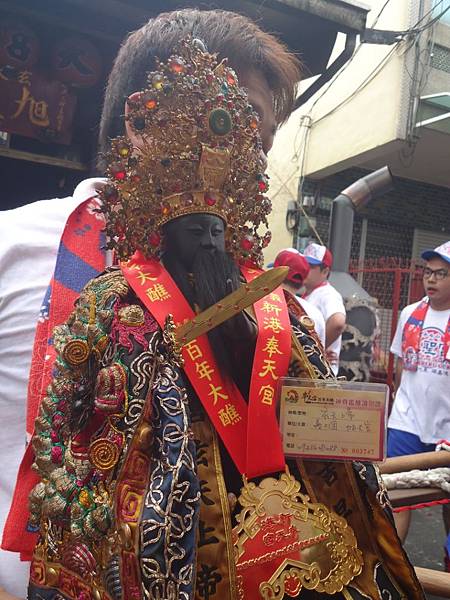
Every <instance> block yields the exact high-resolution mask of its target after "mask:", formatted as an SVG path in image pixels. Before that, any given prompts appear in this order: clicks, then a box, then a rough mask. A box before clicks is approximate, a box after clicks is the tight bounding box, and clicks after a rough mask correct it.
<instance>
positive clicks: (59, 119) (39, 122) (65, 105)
mask: <svg viewBox="0 0 450 600" xmlns="http://www.w3.org/2000/svg"><path fill="white" fill-rule="evenodd" d="M75 106H76V97H75V96H74V94H73V93H72V92H71V91H70V90H69V88H68V87H67V86H66V85H65V84H64V83H61V82H60V81H50V80H49V79H47V78H46V77H44V75H41V74H40V73H37V72H35V71H33V72H32V71H29V70H26V69H24V70H22V71H18V72H15V71H10V70H8V69H3V70H0V122H1V129H2V130H3V131H8V132H9V133H17V134H18V135H23V136H25V137H31V138H37V139H39V140H42V141H46V142H55V143H58V144H69V143H70V141H71V137H72V121H73V116H74V113H75Z"/></svg>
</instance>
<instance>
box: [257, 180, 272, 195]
mask: <svg viewBox="0 0 450 600" xmlns="http://www.w3.org/2000/svg"><path fill="white" fill-rule="evenodd" d="M258 189H259V191H260V192H267V190H268V189H269V186H268V185H267V181H263V180H261V181H258Z"/></svg>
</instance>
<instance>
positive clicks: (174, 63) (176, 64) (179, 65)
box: [169, 58, 186, 74]
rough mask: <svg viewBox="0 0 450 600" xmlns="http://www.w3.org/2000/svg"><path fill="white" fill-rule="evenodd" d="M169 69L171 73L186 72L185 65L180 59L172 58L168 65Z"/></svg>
mask: <svg viewBox="0 0 450 600" xmlns="http://www.w3.org/2000/svg"><path fill="white" fill-rule="evenodd" d="M169 68H170V70H171V71H172V73H177V74H178V73H184V71H185V70H186V65H185V64H184V61H183V60H182V59H181V58H173V59H172V60H171V61H170V63H169Z"/></svg>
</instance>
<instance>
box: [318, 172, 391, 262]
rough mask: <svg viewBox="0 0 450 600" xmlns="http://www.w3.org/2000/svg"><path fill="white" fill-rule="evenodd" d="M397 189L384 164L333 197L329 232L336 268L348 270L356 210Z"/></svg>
mask: <svg viewBox="0 0 450 600" xmlns="http://www.w3.org/2000/svg"><path fill="white" fill-rule="evenodd" d="M393 188H394V185H393V180H392V175H391V172H390V170H389V167H382V168H381V169H378V171H374V172H373V173H369V174H368V175H365V176H364V177H361V179H358V181H355V183H352V184H351V185H350V186H349V187H348V188H346V189H345V190H343V191H342V192H341V193H340V194H339V196H337V197H336V198H335V199H334V200H333V205H332V208H331V219H330V233H329V248H330V250H331V252H332V254H333V271H339V272H348V266H349V263H350V251H351V245H352V234H353V218H354V212H355V211H358V210H360V209H361V208H363V207H364V206H366V205H367V204H368V203H369V202H370V201H371V200H373V199H375V198H377V197H378V196H381V195H382V194H385V193H386V192H389V191H391V190H392V189H393Z"/></svg>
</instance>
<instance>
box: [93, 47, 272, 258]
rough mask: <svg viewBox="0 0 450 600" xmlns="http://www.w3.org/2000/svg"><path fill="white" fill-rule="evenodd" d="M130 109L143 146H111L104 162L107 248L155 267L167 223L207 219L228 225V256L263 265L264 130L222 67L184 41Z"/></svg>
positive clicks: (119, 141)
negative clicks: (205, 216) (182, 218)
mask: <svg viewBox="0 0 450 600" xmlns="http://www.w3.org/2000/svg"><path fill="white" fill-rule="evenodd" d="M127 102H128V107H129V112H128V114H127V116H126V119H127V120H128V121H129V124H130V127H131V129H132V131H133V132H134V133H135V134H136V135H139V137H140V139H141V140H142V142H141V141H140V142H139V146H140V147H139V149H137V148H134V147H133V145H132V143H131V141H130V140H129V139H128V138H127V137H123V136H121V137H117V138H114V139H113V140H112V141H111V150H110V152H109V153H108V154H107V155H106V161H107V164H108V166H107V171H106V174H107V176H108V179H109V182H108V184H107V185H106V186H105V187H104V189H103V190H102V192H101V193H100V196H101V200H102V209H101V211H102V212H103V213H104V214H105V218H106V232H107V234H108V236H109V242H108V247H109V248H113V249H114V250H115V251H116V253H117V255H118V257H119V258H120V259H121V260H125V259H127V258H128V257H129V256H130V255H131V254H133V253H134V252H135V250H140V251H141V252H142V253H143V254H144V255H145V256H147V257H156V258H157V257H159V255H160V253H161V251H162V237H163V236H162V231H163V225H164V224H165V223H167V222H168V221H171V220H173V219H176V218H177V217H180V216H182V215H186V214H190V213H210V214H214V215H217V216H219V217H221V218H222V219H223V220H224V221H225V223H226V225H227V227H226V249H227V251H228V252H230V253H231V254H232V255H233V256H234V258H235V259H237V260H238V261H243V260H251V261H252V262H255V263H257V264H260V263H261V259H262V248H263V247H265V246H266V245H267V244H268V243H269V241H270V232H269V231H266V232H265V234H261V233H260V232H258V228H259V227H260V226H261V225H262V224H264V225H265V226H266V228H267V225H268V224H267V215H268V214H269V212H270V210H271V203H270V200H269V199H268V198H267V197H266V196H264V193H265V192H266V191H267V190H268V177H267V176H266V175H265V174H264V163H263V158H262V156H261V148H262V145H261V137H260V125H259V119H258V115H257V113H256V112H255V111H254V110H253V108H252V106H251V105H250V104H249V101H248V96H247V94H246V92H245V91H244V90H243V89H242V88H241V87H239V83H238V79H237V76H236V73H235V72H234V71H233V70H232V69H231V68H230V67H228V65H227V62H226V60H224V61H222V62H220V63H219V62H218V60H217V57H216V55H213V54H209V53H207V52H206V51H205V48H204V46H203V44H202V42H200V41H199V40H192V39H186V40H184V41H183V42H182V43H181V44H180V47H179V49H178V50H177V52H176V54H174V55H172V56H171V57H170V58H169V60H168V61H167V62H164V63H163V62H160V61H157V70H156V71H152V72H151V73H149V75H148V84H147V87H146V89H145V90H143V91H142V92H141V93H140V94H138V95H137V96H136V99H135V100H131V99H128V100H127Z"/></svg>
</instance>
